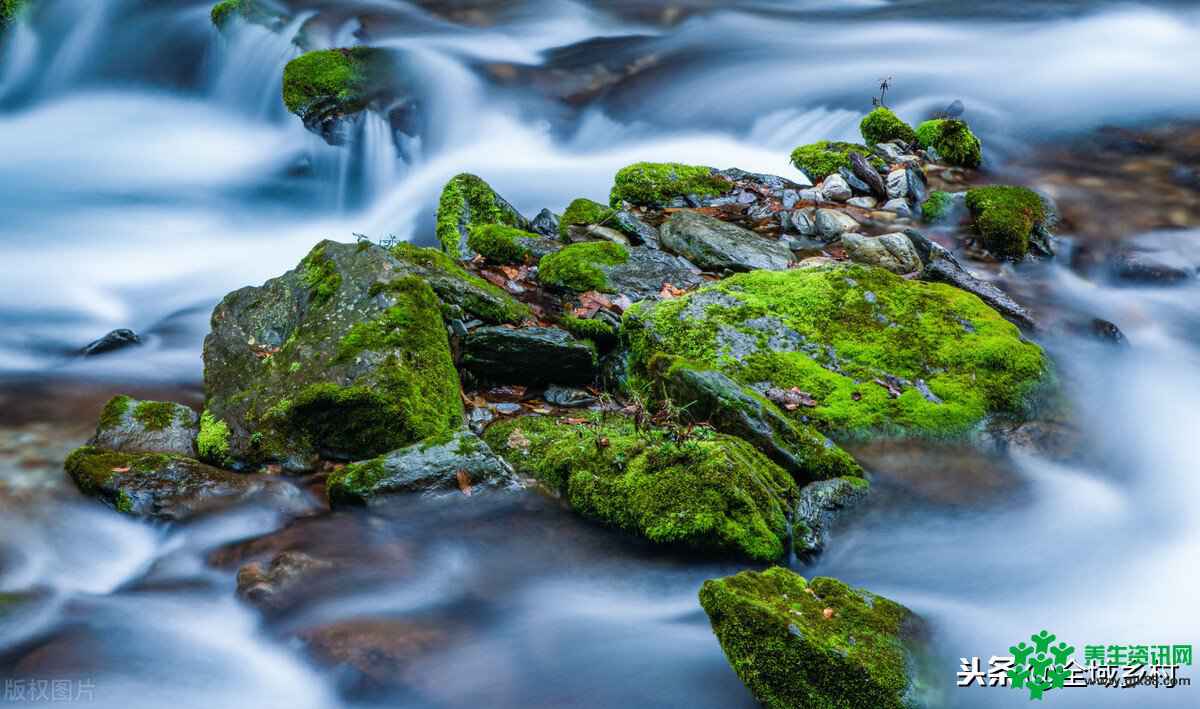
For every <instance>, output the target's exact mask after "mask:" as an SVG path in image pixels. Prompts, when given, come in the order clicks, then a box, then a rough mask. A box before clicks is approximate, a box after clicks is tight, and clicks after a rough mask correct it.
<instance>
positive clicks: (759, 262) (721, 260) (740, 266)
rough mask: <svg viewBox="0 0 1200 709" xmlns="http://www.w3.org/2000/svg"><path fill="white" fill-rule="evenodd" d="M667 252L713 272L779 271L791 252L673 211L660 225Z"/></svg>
mask: <svg viewBox="0 0 1200 709" xmlns="http://www.w3.org/2000/svg"><path fill="white" fill-rule="evenodd" d="M660 239H661V242H662V245H663V247H664V248H666V249H670V250H671V251H673V252H675V253H677V254H679V255H680V256H683V257H684V258H686V259H688V260H689V261H691V262H692V263H694V264H696V265H697V266H699V267H700V268H703V269H705V270H713V271H725V270H729V271H752V270H755V269H767V270H782V269H785V268H787V267H788V264H789V263H790V262H791V260H792V253H791V251H789V250H788V248H787V247H786V246H784V245H783V244H781V243H779V242H778V241H772V240H770V239H767V238H765V237H762V236H759V235H758V234H755V233H754V232H752V231H749V230H748V229H743V228H741V227H739V226H737V225H734V224H730V223H728V222H723V221H721V220H720V219H715V218H713V217H709V216H706V215H703V214H700V213H699V212H693V211H681V212H676V213H675V214H674V215H672V216H671V218H670V219H668V220H667V221H666V223H664V224H663V225H662V228H661V229H660Z"/></svg>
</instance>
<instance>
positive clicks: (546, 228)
mask: <svg viewBox="0 0 1200 709" xmlns="http://www.w3.org/2000/svg"><path fill="white" fill-rule="evenodd" d="M529 230H530V231H532V232H533V233H535V234H541V235H542V236H547V237H551V238H554V239H557V238H558V215H557V214H555V213H554V212H551V211H550V210H549V209H543V210H542V211H540V212H538V213H537V216H536V217H534V218H533V220H532V221H530V222H529Z"/></svg>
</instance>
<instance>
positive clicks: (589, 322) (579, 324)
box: [558, 315, 617, 345]
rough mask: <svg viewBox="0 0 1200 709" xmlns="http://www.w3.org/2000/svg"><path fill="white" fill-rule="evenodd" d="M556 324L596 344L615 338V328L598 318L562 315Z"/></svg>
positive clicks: (606, 343) (607, 342)
mask: <svg viewBox="0 0 1200 709" xmlns="http://www.w3.org/2000/svg"><path fill="white" fill-rule="evenodd" d="M558 325H559V327H561V328H562V329H564V330H566V331H567V332H569V333H571V334H572V335H574V336H575V337H577V338H579V339H581V340H591V341H592V342H595V343H596V344H602V345H608V344H611V343H613V342H615V341H616V339H617V329H616V328H615V327H613V326H612V325H611V324H610V323H608V322H607V321H604V320H601V319H599V318H579V317H575V316H574V315H564V316H563V317H562V318H560V319H559V321H558Z"/></svg>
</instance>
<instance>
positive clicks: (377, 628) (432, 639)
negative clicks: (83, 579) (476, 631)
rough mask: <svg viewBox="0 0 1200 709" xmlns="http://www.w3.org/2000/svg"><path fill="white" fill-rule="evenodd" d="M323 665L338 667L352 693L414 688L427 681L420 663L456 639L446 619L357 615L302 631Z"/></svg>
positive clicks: (368, 693)
mask: <svg viewBox="0 0 1200 709" xmlns="http://www.w3.org/2000/svg"><path fill="white" fill-rule="evenodd" d="M299 637H300V640H301V642H302V643H303V644H304V646H305V648H306V649H307V651H308V653H309V654H310V655H311V656H312V658H313V659H314V660H315V661H316V662H317V663H319V664H321V665H325V666H328V667H332V668H335V669H336V674H337V677H338V679H339V683H340V684H341V685H342V686H343V688H344V689H345V690H346V691H348V692H350V693H351V694H365V695H373V694H374V693H377V692H381V691H395V690H397V689H412V688H414V687H417V686H419V685H420V684H421V681H422V675H420V674H418V672H417V670H416V669H415V665H416V663H417V661H418V660H421V659H423V658H426V657H429V656H430V655H431V654H432V653H435V652H437V651H439V650H441V649H443V648H445V647H446V645H447V644H448V643H449V642H450V641H451V637H452V630H451V629H450V627H449V626H448V625H447V624H446V623H445V622H439V623H434V622H427V621H415V620H404V619H399V618H354V619H352V620H340V621H336V622H334V623H331V624H329V625H324V626H320V627H317V628H311V629H308V630H304V631H302V632H301V633H300V634H299Z"/></svg>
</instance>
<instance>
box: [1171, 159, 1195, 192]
mask: <svg viewBox="0 0 1200 709" xmlns="http://www.w3.org/2000/svg"><path fill="white" fill-rule="evenodd" d="M1171 181H1172V182H1174V183H1175V184H1177V185H1179V186H1180V187H1187V188H1188V189H1192V190H1196V191H1198V192H1200V169H1197V168H1194V167H1189V166H1187V165H1176V166H1175V167H1173V168H1171Z"/></svg>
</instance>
